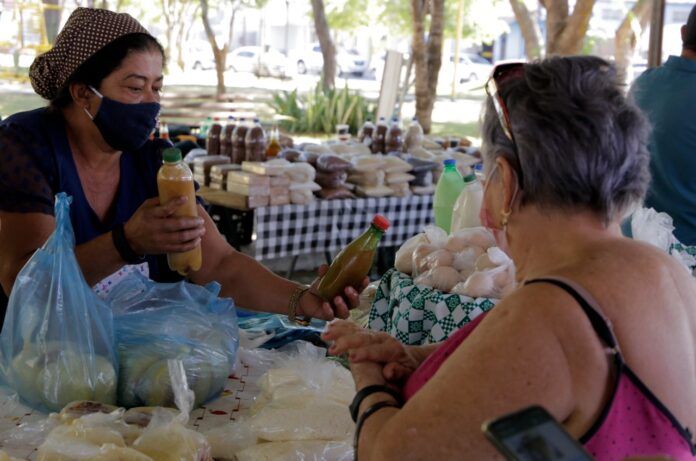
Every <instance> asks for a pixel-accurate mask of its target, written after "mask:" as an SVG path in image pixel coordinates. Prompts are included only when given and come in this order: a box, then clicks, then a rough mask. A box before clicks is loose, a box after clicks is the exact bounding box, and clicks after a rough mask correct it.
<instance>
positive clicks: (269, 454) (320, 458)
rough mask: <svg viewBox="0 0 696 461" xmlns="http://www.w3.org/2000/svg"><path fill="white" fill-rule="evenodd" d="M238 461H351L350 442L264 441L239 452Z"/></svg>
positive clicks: (351, 449)
mask: <svg viewBox="0 0 696 461" xmlns="http://www.w3.org/2000/svg"><path fill="white" fill-rule="evenodd" d="M235 459H236V460H237V461H351V460H352V459H353V447H352V446H351V444H350V443H349V442H324V441H316V440H307V441H293V442H271V443H262V444H259V445H255V446H253V447H250V448H247V449H246V450H243V451H241V452H239V453H237V455H236V457H235Z"/></svg>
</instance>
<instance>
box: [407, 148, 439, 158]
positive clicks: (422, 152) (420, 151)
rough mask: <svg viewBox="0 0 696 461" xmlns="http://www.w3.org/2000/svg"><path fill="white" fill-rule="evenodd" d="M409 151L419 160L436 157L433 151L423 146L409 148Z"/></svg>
mask: <svg viewBox="0 0 696 461" xmlns="http://www.w3.org/2000/svg"><path fill="white" fill-rule="evenodd" d="M409 153H410V154H411V155H412V156H413V157H415V158H417V159H421V160H434V159H435V157H436V155H435V154H434V153H432V152H431V151H429V150H427V149H425V148H424V147H414V148H412V149H411V150H409Z"/></svg>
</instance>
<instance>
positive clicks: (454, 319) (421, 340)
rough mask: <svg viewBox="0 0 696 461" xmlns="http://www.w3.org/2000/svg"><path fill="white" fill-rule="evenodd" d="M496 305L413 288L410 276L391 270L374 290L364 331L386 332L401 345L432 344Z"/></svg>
mask: <svg viewBox="0 0 696 461" xmlns="http://www.w3.org/2000/svg"><path fill="white" fill-rule="evenodd" d="M496 302H497V300H494V299H488V298H477V299H474V298H470V297H468V296H461V295H457V294H449V293H443V292H441V291H439V290H436V289H434V288H429V287H425V286H422V285H416V284H415V283H413V279H412V278H411V277H410V276H408V275H406V274H404V273H402V272H399V271H397V270H396V269H391V270H389V271H388V272H387V273H386V274H384V276H383V277H382V280H381V281H380V284H379V287H378V288H377V294H376V296H375V300H374V301H373V303H372V309H370V317H369V320H368V328H370V329H371V330H378V331H386V332H387V333H389V334H391V335H392V336H394V337H395V338H397V339H398V340H399V341H401V342H402V343H404V344H410V345H418V344H428V343H436V342H440V341H444V340H445V339H447V338H448V337H449V335H450V334H451V333H453V332H454V331H456V330H457V329H458V328H460V327H461V326H463V325H465V324H467V323H469V322H471V321H472V320H473V319H475V318H476V317H478V316H479V315H481V314H482V313H484V312H486V311H489V310H491V309H492V308H493V306H495V303H496Z"/></svg>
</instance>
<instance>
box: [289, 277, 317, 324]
mask: <svg viewBox="0 0 696 461" xmlns="http://www.w3.org/2000/svg"><path fill="white" fill-rule="evenodd" d="M307 291H309V287H308V286H305V285H297V288H295V291H293V292H292V294H291V295H290V301H288V320H289V321H290V322H292V323H296V324H298V325H302V326H305V327H306V326H307V325H309V322H310V321H311V320H312V317H310V316H308V315H306V316H304V317H302V318H301V319H300V318H298V317H297V308H298V307H299V306H300V298H301V297H302V295H303V294H305V293H306V292H307Z"/></svg>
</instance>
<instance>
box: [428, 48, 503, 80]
mask: <svg viewBox="0 0 696 461" xmlns="http://www.w3.org/2000/svg"><path fill="white" fill-rule="evenodd" d="M492 70H493V64H491V63H490V61H488V60H487V59H486V58H483V57H481V56H479V55H477V54H474V53H460V54H459V65H458V66H457V75H456V77H455V79H456V80H455V81H456V83H457V84H462V83H466V82H485V81H486V80H487V79H488V77H489V76H490V74H491V71H492ZM453 74H454V55H453V54H451V55H448V56H446V57H443V60H442V67H441V68H440V77H439V84H440V85H449V84H451V83H452V77H453Z"/></svg>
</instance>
